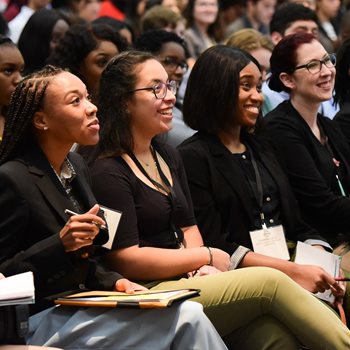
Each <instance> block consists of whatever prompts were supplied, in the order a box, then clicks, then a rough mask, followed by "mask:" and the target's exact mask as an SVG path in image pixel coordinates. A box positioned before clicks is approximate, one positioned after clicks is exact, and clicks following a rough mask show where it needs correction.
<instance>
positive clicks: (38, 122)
mask: <svg viewBox="0 0 350 350" xmlns="http://www.w3.org/2000/svg"><path fill="white" fill-rule="evenodd" d="M96 111H97V108H96V106H95V105H93V104H92V103H91V102H90V100H89V96H88V93H87V90H86V86H85V85H84V84H83V83H82V81H81V80H80V79H79V78H78V77H76V76H75V75H73V74H71V73H69V72H67V71H64V70H62V69H58V68H53V67H50V66H49V67H46V68H44V69H43V70H41V71H38V72H37V73H33V74H32V75H29V76H27V77H26V78H25V79H23V80H22V81H21V82H20V83H19V85H18V86H17V88H16V90H15V91H14V93H13V97H12V100H11V103H10V106H9V110H8V114H7V118H6V122H5V130H4V138H3V142H2V143H1V145H0V272H1V273H3V274H4V275H5V276H11V275H14V274H18V273H21V272H25V271H28V270H30V271H33V274H34V282H35V288H36V291H35V293H36V303H35V304H34V305H33V307H32V309H31V317H30V319H29V333H28V335H27V338H26V343H27V345H45V346H55V347H60V348H63V349H94V350H96V349H139V350H141V349H142V350H143V349H164V350H165V349H170V348H171V349H206V350H210V349H225V346H224V344H223V343H222V341H221V339H220V337H219V336H218V334H217V333H216V331H215V329H214V328H213V326H212V325H211V323H210V322H209V320H208V319H207V318H206V316H205V315H204V314H203V312H202V307H201V306H200V305H199V304H197V303H193V302H189V301H188V302H184V303H182V304H179V305H174V306H172V307H171V308H169V309H167V310H152V309H149V310H134V309H125V310H121V309H118V310H117V309H115V308H72V307H64V306H59V307H51V306H52V304H53V302H52V301H53V299H55V298H57V297H58V296H60V295H65V294H70V293H74V292H76V291H82V290H86V289H98V290H117V291H120V292H127V293H133V292H134V291H135V290H143V289H145V288H144V287H142V286H140V285H137V284H135V283H132V282H130V281H128V280H127V279H125V278H123V277H122V276H121V275H119V274H118V273H116V272H114V271H111V270H109V269H108V268H106V267H105V266H104V265H103V264H102V263H100V262H99V258H100V256H99V255H98V254H97V251H101V248H100V249H98V245H101V244H103V243H104V242H106V239H108V237H106V236H107V235H106V232H103V231H101V232H99V228H98V227H99V226H100V225H102V224H105V222H104V220H103V219H102V218H101V217H100V216H99V215H98V212H99V206H98V205H97V204H96V200H95V198H94V196H93V194H92V192H91V189H90V185H89V177H88V174H87V169H86V167H85V164H84V162H83V160H82V159H81V157H80V156H79V155H78V154H76V153H70V152H69V150H70V148H71V147H72V145H73V143H75V142H77V143H80V144H83V145H93V144H95V143H97V142H98V140H99V122H98V119H97V117H96ZM65 209H70V210H72V211H74V212H76V213H78V215H74V216H71V217H70V218H69V217H67V215H66V214H65ZM149 334H153V336H152V337H150V336H149Z"/></svg>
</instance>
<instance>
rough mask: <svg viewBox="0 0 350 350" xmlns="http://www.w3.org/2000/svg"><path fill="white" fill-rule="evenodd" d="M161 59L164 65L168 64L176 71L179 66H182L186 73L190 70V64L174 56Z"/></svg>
mask: <svg viewBox="0 0 350 350" xmlns="http://www.w3.org/2000/svg"><path fill="white" fill-rule="evenodd" d="M160 61H161V62H162V63H163V65H164V66H167V67H169V68H170V69H173V70H174V71H175V70H176V69H177V67H180V68H181V69H182V71H183V72H184V73H186V72H187V70H188V64H187V63H186V62H179V61H177V60H176V59H175V58H173V57H165V58H163V59H161V60H160Z"/></svg>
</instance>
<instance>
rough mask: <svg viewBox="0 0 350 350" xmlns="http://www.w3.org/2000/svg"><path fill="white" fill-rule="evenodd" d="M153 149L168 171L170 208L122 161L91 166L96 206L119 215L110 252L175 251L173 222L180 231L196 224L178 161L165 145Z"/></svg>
mask: <svg viewBox="0 0 350 350" xmlns="http://www.w3.org/2000/svg"><path fill="white" fill-rule="evenodd" d="M154 148H155V149H156V151H157V152H158V153H159V154H160V155H161V156H162V158H163V159H164V160H165V162H166V163H167V165H168V166H169V168H170V172H171V176H172V180H173V190H174V192H175V194H176V198H175V203H174V205H173V206H172V205H171V202H170V199H169V197H168V196H167V195H165V194H163V193H161V192H159V191H157V190H155V189H154V188H151V187H149V186H148V185H147V184H145V183H144V182H143V181H141V180H140V179H139V178H138V177H137V176H136V175H135V174H134V173H133V171H132V170H131V169H130V167H129V166H128V164H127V163H126V162H125V161H124V159H123V158H122V157H116V158H104V159H98V160H96V161H95V162H94V163H93V164H92V166H91V177H92V188H93V191H94V193H95V196H96V198H97V200H98V202H99V203H100V204H102V205H105V206H107V207H109V208H112V209H115V210H119V211H121V212H122V216H121V219H120V223H119V226H118V229H117V233H116V236H115V240H114V242H113V248H117V249H120V248H125V247H130V246H133V245H140V246H156V247H168V248H175V247H177V244H176V239H175V236H174V232H173V231H172V229H171V220H172V218H173V221H174V223H175V225H176V226H177V227H179V228H180V227H186V226H191V225H195V223H196V222H195V219H194V215H193V209H192V202H191V198H190V194H189V190H188V185H187V180H186V176H185V172H184V169H183V165H182V162H181V159H180V157H179V156H178V154H177V152H176V151H175V150H174V149H172V148H171V147H170V146H168V145H166V144H158V143H155V144H154ZM172 207H174V211H173V212H172Z"/></svg>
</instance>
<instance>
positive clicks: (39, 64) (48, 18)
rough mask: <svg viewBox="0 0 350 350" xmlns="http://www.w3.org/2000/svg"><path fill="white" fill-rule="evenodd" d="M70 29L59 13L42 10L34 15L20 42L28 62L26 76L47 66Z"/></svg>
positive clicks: (20, 47) (21, 49)
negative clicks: (52, 53) (53, 52)
mask: <svg viewBox="0 0 350 350" xmlns="http://www.w3.org/2000/svg"><path fill="white" fill-rule="evenodd" d="M68 28H69V24H68V22H67V21H66V19H65V17H63V16H62V15H61V14H60V13H59V12H58V11H55V10H48V9H41V10H38V11H36V12H35V13H34V14H33V15H32V17H31V18H30V19H29V21H28V22H27V24H26V25H25V27H24V29H23V31H22V34H21V36H20V38H19V41H18V48H19V50H20V51H21V53H22V55H23V58H24V60H25V62H26V66H25V74H29V73H32V72H34V71H35V70H38V69H41V68H43V67H44V66H45V64H46V63H47V59H48V57H49V56H50V54H51V52H52V51H53V50H55V48H56V47H57V46H58V44H59V42H60V40H61V39H62V38H63V37H64V35H65V33H66V31H67V30H68Z"/></svg>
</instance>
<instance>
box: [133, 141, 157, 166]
mask: <svg viewBox="0 0 350 350" xmlns="http://www.w3.org/2000/svg"><path fill="white" fill-rule="evenodd" d="M149 149H150V151H151V161H148V162H145V161H144V160H143V159H141V158H139V157H137V159H138V160H139V161H140V162H141V163H142V164H143V165H145V166H146V167H149V166H150V165H151V164H152V161H153V163H154V165H155V166H157V164H156V161H155V159H154V157H153V152H152V146H150V147H149Z"/></svg>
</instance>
